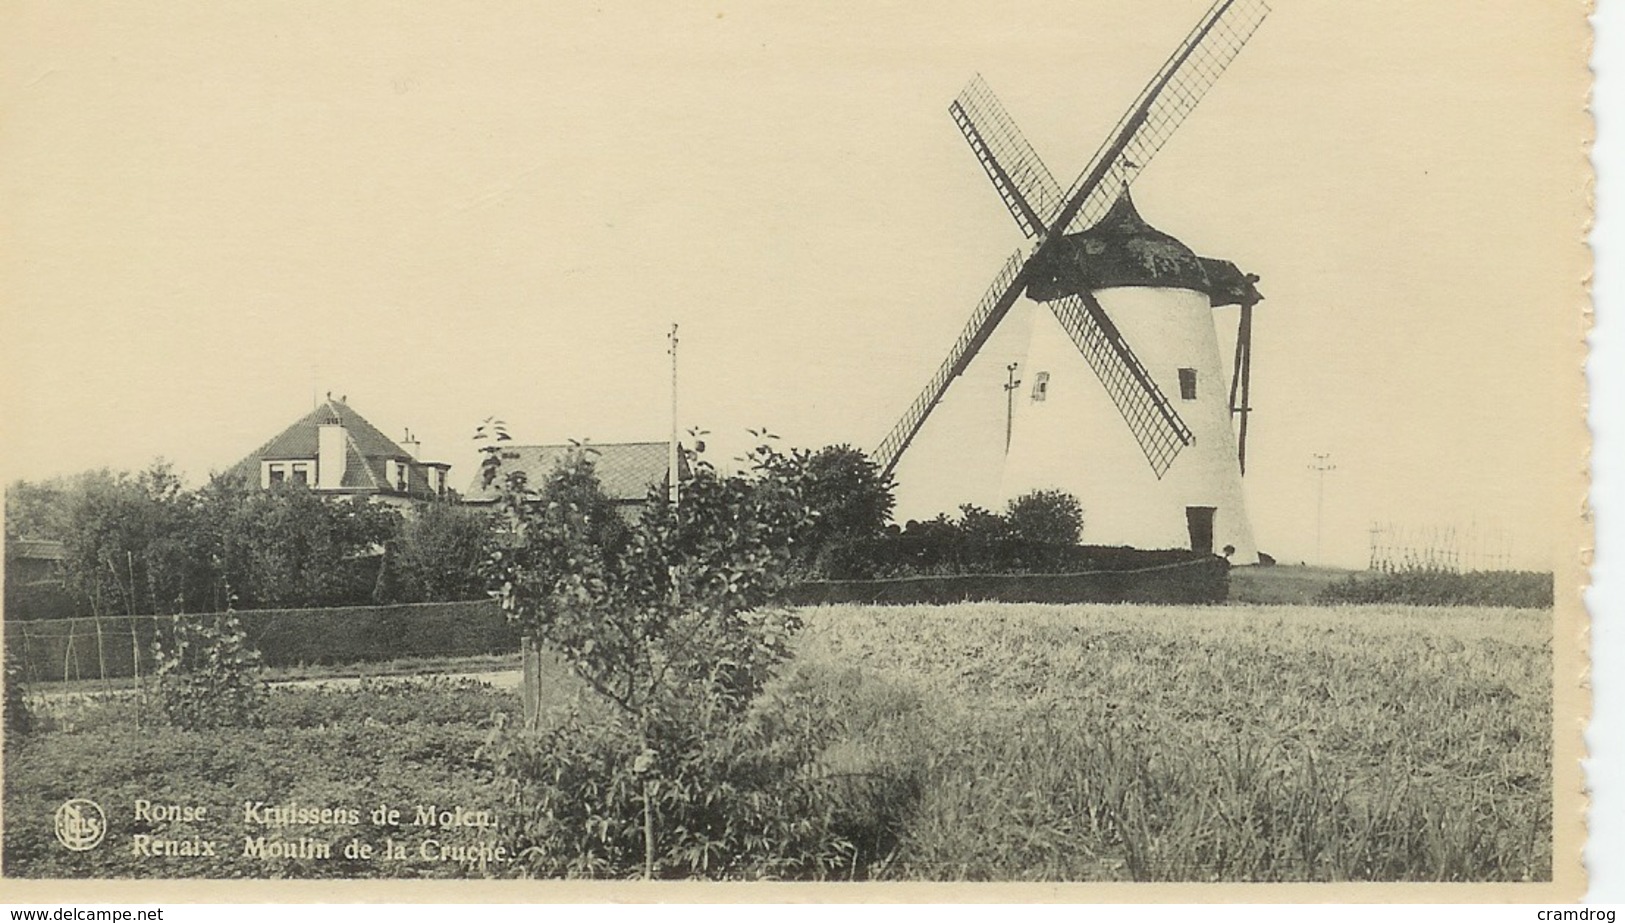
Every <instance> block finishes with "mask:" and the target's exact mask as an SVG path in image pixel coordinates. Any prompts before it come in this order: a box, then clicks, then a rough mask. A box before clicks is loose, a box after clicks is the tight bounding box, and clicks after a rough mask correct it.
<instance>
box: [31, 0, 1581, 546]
mask: <svg viewBox="0 0 1625 923" xmlns="http://www.w3.org/2000/svg"><path fill="white" fill-rule="evenodd" d="M1206 5H1207V4H1206V2H1205V0H1160V2H1157V3H1154V4H1152V3H1145V2H1142V0H1074V2H1068V3H1048V2H1043V3H1024V2H1011V3H1004V4H997V5H994V4H965V3H949V4H929V5H928V4H905V3H897V2H892V3H886V2H881V3H869V4H863V5H856V4H829V3H812V2H799V0H798V2H785V3H777V4H752V5H746V6H735V5H732V4H728V3H718V2H715V0H713V2H711V3H709V4H699V3H691V2H681V0H679V2H674V3H667V4H659V5H654V4H640V5H638V6H639V8H637V9H633V8H630V7H628V6H624V5H623V6H621V7H615V6H609V5H605V6H603V7H602V8H600V7H599V6H597V5H594V4H590V3H579V2H557V3H549V4H533V3H487V4H478V5H468V4H458V5H451V4H440V5H427V4H411V3H405V2H366V0H362V2H356V3H350V4H343V5H333V4H328V3H315V2H277V3H269V2H252V0H251V2H247V3H242V4H233V5H220V4H196V3H183V2H166V3H156V4H113V3H84V4H74V5H65V4H54V3H38V2H14V3H10V4H7V5H5V7H4V8H3V10H0V61H4V62H5V64H4V65H3V67H0V153H3V155H4V156H0V196H3V197H4V198H3V201H4V202H5V203H6V204H5V207H4V209H0V286H3V287H0V292H3V300H0V305H3V312H0V324H3V327H0V363H3V365H0V368H3V371H0V447H3V448H0V476H3V477H4V478H5V480H6V481H7V482H10V481H11V480H14V479H16V478H27V479H38V478H44V477H49V476H52V475H56V474H64V473H71V472H74V471H79V470H84V469H87V468H95V467H103V466H109V467H113V468H125V469H138V468H141V467H144V466H145V465H147V464H148V463H149V462H150V461H152V459H154V458H155V457H158V456H163V457H165V458H167V459H170V460H171V461H173V462H174V463H175V464H176V465H177V466H178V467H179V468H180V469H181V470H182V471H183V472H185V473H186V474H187V475H188V476H189V478H190V480H191V481H192V482H193V483H199V482H201V481H202V480H203V479H204V478H205V477H206V476H207V475H208V474H209V472H211V471H214V470H222V469H224V468H227V467H229V466H230V465H232V464H233V463H235V462H236V461H237V460H239V459H240V458H242V457H243V456H245V455H247V454H248V453H250V452H251V451H253V450H254V449H255V448H256V447H258V446H259V445H260V444H261V443H263V442H264V441H265V440H267V439H269V438H270V437H271V436H273V435H275V434H276V433H277V432H278V431H280V430H281V429H282V428H284V427H285V426H287V425H288V424H289V423H291V422H293V421H294V420H295V419H297V418H299V417H300V416H302V415H303V414H304V413H306V412H308V411H309V409H310V408H311V405H312V401H313V398H314V397H315V396H318V395H320V394H324V393H328V392H331V393H332V394H333V395H334V396H339V395H344V396H346V397H347V398H348V400H349V403H350V404H351V406H352V407H354V408H355V409H356V410H357V411H358V412H360V413H361V414H362V415H364V416H365V417H367V418H368V419H369V420H371V421H372V422H373V423H374V424H376V425H378V426H379V427H380V428H381V429H383V430H384V431H385V432H386V433H389V434H391V435H397V436H398V435H400V434H401V433H402V431H403V429H404V428H408V427H409V428H411V430H412V431H413V433H414V434H416V435H417V436H418V438H419V439H420V440H421V441H422V443H423V450H424V453H425V454H426V455H427V456H431V457H433V458H436V459H440V460H445V461H449V462H452V463H453V464H454V466H455V467H454V469H453V472H452V477H453V482H454V484H461V483H463V482H465V481H466V480H468V479H469V478H471V477H472V476H473V473H474V465H473V459H474V457H475V456H474V449H473V444H472V442H471V439H470V437H471V436H472V434H473V431H474V428H475V426H476V425H477V424H478V423H479V422H480V421H481V420H483V419H485V418H486V417H490V416H496V417H499V418H501V419H503V420H504V421H506V423H507V425H508V428H509V430H510V432H511V433H512V434H513V435H514V436H515V438H516V439H517V440H518V441H520V442H560V441H564V440H567V439H571V438H587V439H591V440H593V441H597V442H613V441H622V440H652V439H661V438H664V437H665V436H666V434H667V433H668V432H669V430H670V426H671V420H670V392H669V388H670V375H671V369H670V365H669V357H668V355H667V339H666V335H667V332H668V330H669V328H670V325H671V324H672V323H674V322H675V323H677V324H679V325H680V341H681V342H680V348H679V412H678V420H679V423H680V425H681V428H682V429H685V430H686V429H688V428H689V427H691V426H698V427H702V428H704V429H705V430H708V431H709V432H710V434H711V435H710V436H709V437H708V442H709V443H710V444H711V446H712V447H713V449H712V454H715V455H719V456H720V457H722V458H724V459H725V458H727V457H730V456H731V455H732V454H735V453H737V452H738V451H740V450H741V449H742V448H744V447H745V446H746V445H747V444H748V442H747V440H748V437H747V435H746V430H747V429H749V428H757V427H766V428H768V429H770V430H771V431H772V432H774V433H776V434H778V435H779V436H780V437H781V440H782V442H783V443H785V444H787V445H793V446H808V447H816V446H820V445H825V444H830V443H839V442H848V443H852V444H855V445H858V446H860V447H864V448H870V447H872V446H874V445H875V444H876V443H878V442H879V441H880V439H881V438H882V437H883V436H884V435H885V433H886V431H887V430H888V429H889V428H890V426H891V425H892V423H893V422H894V420H895V419H896V417H897V416H898V415H899V414H900V413H901V412H902V410H903V409H904V407H905V406H906V405H907V404H908V403H909V402H910V401H911V400H912V399H913V398H914V396H915V394H916V393H917V392H918V390H919V388H920V387H921V386H922V385H923V384H924V382H925V380H926V378H927V376H928V375H929V374H930V373H931V371H933V370H934V369H935V367H936V365H937V364H938V363H939V362H940V361H941V358H942V356H943V354H944V353H945V352H946V350H947V347H948V345H949V344H950V343H951V342H952V341H953V339H954V338H955V336H957V334H958V332H959V330H960V328H961V327H962V326H963V324H964V323H965V320H966V318H967V317H968V316H969V314H970V312H971V310H972V308H973V307H974V305H975V302H976V300H977V298H978V297H979V296H980V295H981V293H982V291H983V290H984V288H985V287H986V286H987V284H988V282H989V281H990V280H991V278H992V276H993V274H994V273H995V271H996V270H997V269H998V267H999V265H1000V263H1001V262H1002V261H1003V259H1004V258H1005V257H1006V256H1007V255H1008V254H1009V253H1010V252H1011V251H1012V250H1013V249H1015V248H1016V247H1017V246H1018V245H1019V244H1020V243H1021V242H1022V238H1021V236H1020V234H1019V232H1018V231H1017V230H1016V228H1015V226H1014V224H1013V223H1012V222H1011V220H1010V218H1009V216H1008V214H1007V213H1006V212H1005V211H1004V209H1003V206H1002V205H1001V204H1000V203H999V201H998V199H997V197H996V196H995V195H994V194H993V192H992V190H991V188H990V186H989V185H988V183H987V180H986V178H985V177H984V175H983V174H982V171H981V168H980V167H979V166H978V165H977V163H976V161H975V159H974V157H972V155H971V154H970V153H969V151H968V150H967V148H966V146H965V144H964V141H963V139H962V138H961V137H960V136H959V133H958V131H957V129H956V128H955V127H954V125H953V123H952V122H951V121H950V120H949V118H948V115H947V106H948V103H949V102H950V101H951V100H952V98H953V97H954V95H955V94H956V93H957V92H958V91H959V89H960V87H961V86H962V85H963V84H964V83H965V81H966V80H967V79H968V78H969V77H970V76H971V74H973V73H975V72H980V73H982V74H983V75H984V76H985V77H986V79H987V80H988V82H989V83H990V84H991V85H992V87H993V88H994V89H995V90H996V91H997V92H998V93H999V94H1000V96H1001V98H1002V99H1003V101H1004V103H1005V105H1006V107H1007V108H1008V109H1009V111H1010V112H1011V114H1012V115H1013V116H1014V117H1015V119H1016V120H1017V122H1018V123H1019V124H1020V125H1021V126H1022V128H1023V129H1024V131H1025V132H1026V133H1027V136H1028V137H1029V139H1030V140H1031V141H1032V142H1033V144H1034V146H1035V147H1036V148H1037V149H1038V151H1039V152H1040V153H1041V154H1042V155H1043V156H1044V158H1045V160H1046V162H1047V163H1048V164H1049V166H1050V168H1051V169H1052V170H1053V172H1054V173H1055V174H1056V175H1057V176H1058V177H1059V178H1060V179H1061V180H1062V182H1063V184H1064V183H1066V182H1068V181H1069V180H1070V179H1071V178H1072V177H1073V176H1074V175H1075V174H1076V172H1077V171H1078V170H1080V169H1081V168H1082V167H1083V166H1084V164H1085V162H1086V161H1087V160H1088V157H1089V155H1090V154H1091V153H1093V151H1094V150H1095V148H1096V147H1097V146H1098V145H1099V143H1100V142H1101V140H1102V139H1103V136H1104V135H1105V134H1106V132H1107V131H1108V130H1109V128H1110V127H1111V126H1112V124H1113V123H1114V122H1115V121H1116V119H1117V117H1118V116H1119V115H1120V114H1121V112H1122V111H1123V109H1125V108H1126V107H1127V105H1128V104H1129V102H1130V101H1131V100H1132V99H1133V97H1134V95H1135V94H1136V93H1137V92H1138V90H1139V88H1140V87H1141V86H1142V85H1143V84H1144V82H1145V81H1146V80H1147V79H1148V78H1149V77H1150V76H1151V74H1152V73H1153V72H1154V71H1155V70H1156V68H1157V67H1158V66H1159V65H1160V63H1161V62H1162V60H1163V59H1164V58H1165V57H1166V56H1167V54H1168V53H1169V52H1170V51H1171V50H1172V48H1173V47H1174V45H1175V44H1176V43H1177V42H1178V41H1179V39H1180V38H1182V37H1183V35H1184V34H1185V32H1186V31H1187V30H1188V29H1189V28H1190V27H1191V25H1192V24H1194V23H1195V21H1196V20H1197V19H1198V17H1199V16H1200V15H1201V13H1202V12H1203V10H1204V9H1205V8H1206ZM1273 6H1274V7H1275V12H1274V13H1273V14H1272V15H1271V16H1270V18H1269V19H1267V20H1266V21H1265V23H1264V24H1263V26H1262V27H1261V28H1260V30H1259V31H1258V33H1257V34H1256V35H1255V36H1254V38H1253V40H1252V42H1251V43H1250V44H1249V45H1248V47H1247V48H1246V49H1245V50H1244V51H1243V52H1242V54H1241V55H1240V57H1239V58H1238V59H1237V60H1236V62H1235V64H1234V65H1232V67H1231V69H1230V71H1229V72H1228V73H1227V74H1226V75H1225V76H1224V77H1223V78H1222V79H1221V80H1220V81H1219V83H1218V85H1217V86H1216V87H1215V89H1214V90H1213V91H1212V93H1211V94H1210V95H1209V96H1208V98H1207V99H1206V101H1204V103H1203V104H1202V105H1201V107H1199V108H1198V109H1197V110H1196V112H1195V113H1194V114H1193V115H1192V116H1191V118H1190V119H1189V121H1187V122H1186V123H1185V125H1184V126H1183V127H1182V128H1181V129H1180V130H1179V131H1178V132H1177V133H1176V134H1175V135H1174V136H1173V138H1172V140H1170V141H1169V143H1168V144H1167V146H1166V147H1165V148H1164V149H1163V151H1162V152H1161V153H1160V154H1159V155H1158V157H1157V159H1156V160H1155V161H1154V162H1153V163H1152V164H1151V165H1150V166H1149V168H1148V169H1147V170H1146V171H1145V172H1144V174H1142V176H1141V177H1140V179H1139V180H1138V181H1137V183H1136V185H1135V187H1134V193H1135V198H1136V203H1137V205H1138V207H1139V210H1140V212H1141V214H1142V215H1143V216H1144V217H1145V218H1146V219H1147V220H1148V221H1150V222H1151V223H1152V224H1154V225H1156V226H1157V227H1159V228H1160V229H1162V230H1164V231H1167V232H1169V233H1172V234H1174V235H1175V236H1177V237H1179V238H1180V239H1181V240H1183V241H1184V242H1186V243H1187V244H1189V245H1190V246H1191V247H1192V248H1193V249H1194V250H1196V251H1197V252H1199V253H1201V254H1203V255H1205V256H1213V257H1219V258H1223V259H1229V260H1233V261H1235V262H1236V263H1238V264H1239V265H1240V266H1241V267H1242V268H1243V269H1244V270H1246V271H1248V272H1253V273H1257V274H1258V275H1259V276H1260V277H1261V280H1262V281H1261V282H1260V283H1259V287H1260V289H1261V290H1262V291H1263V292H1264V294H1265V296H1266V300H1265V301H1264V302H1263V303H1262V304H1261V305H1260V306H1259V308H1258V310H1257V314H1256V321H1255V324H1256V330H1255V335H1254V362H1253V373H1252V386H1253V395H1254V400H1253V406H1254V407H1255V409H1256V413H1255V414H1254V416H1253V418H1252V421H1251V424H1250V433H1249V444H1248V471H1247V479H1246V480H1247V491H1248V501H1249V505H1250V511H1251V514H1252V518H1253V525H1254V531H1255V533H1256V535H1257V538H1258V541H1259V545H1260V547H1261V548H1262V549H1264V550H1266V551H1269V552H1271V553H1272V554H1274V555H1275V556H1276V557H1277V558H1278V559H1280V560H1283V561H1297V560H1307V559H1313V560H1318V561H1324V562H1330V563H1337V564H1343V565H1346V566H1360V565H1362V564H1363V563H1364V562H1365V560H1366V557H1367V550H1368V541H1369V530H1370V529H1371V527H1372V525H1373V524H1374V523H1391V524H1395V525H1396V526H1400V527H1405V528H1410V529H1413V530H1422V529H1430V528H1435V529H1441V528H1449V527H1454V528H1457V529H1460V530H1466V529H1470V528H1471V529H1476V530H1478V531H1479V533H1480V534H1483V535H1493V536H1496V537H1498V539H1497V540H1498V543H1500V544H1506V545H1510V546H1511V549H1512V551H1513V553H1514V555H1515V557H1516V561H1515V563H1517V564H1520V565H1522V566H1534V567H1551V566H1552V560H1553V557H1554V555H1561V554H1566V552H1563V551H1562V550H1561V549H1560V547H1559V546H1560V543H1562V542H1564V541H1567V540H1568V539H1569V538H1570V537H1571V536H1570V533H1569V531H1568V530H1569V526H1570V524H1571V523H1572V522H1573V521H1574V519H1575V518H1576V517H1575V511H1576V510H1577V509H1578V508H1579V504H1580V503H1581V502H1582V497H1580V496H1579V495H1575V496H1569V495H1568V494H1567V493H1566V491H1567V490H1568V486H1569V484H1570V478H1571V472H1572V471H1573V470H1574V469H1575V467H1576V466H1578V465H1581V464H1583V459H1581V458H1580V457H1579V456H1578V455H1577V453H1576V452H1575V448H1574V446H1575V442H1574V439H1575V438H1576V435H1575V434H1576V431H1577V430H1576V427H1578V425H1579V421H1580V406H1579V399H1578V397H1577V394H1578V385H1577V382H1578V377H1579V374H1580V372H1579V370H1578V367H1577V365H1576V364H1575V363H1576V356H1577V354H1576V352H1575V349H1576V347H1575V344H1576V342H1577V341H1578V338H1579V337H1580V336H1581V334H1582V329H1583V328H1582V318H1581V309H1582V307H1583V304H1584V300H1583V299H1584V288H1583V283H1584V278H1585V275H1586V273H1587V272H1588V266H1589V264H1588V262H1587V260H1588V256H1587V254H1586V252H1585V250H1584V249H1583V246H1582V234H1583V229H1584V227H1585V221H1586V217H1587V214H1588V212H1587V198H1586V197H1587V185H1586V183H1587V179H1588V174H1586V173H1585V172H1584V171H1585V153H1584V149H1583V141H1584V132H1585V131H1586V130H1587V128H1586V123H1585V122H1584V120H1583V118H1582V116H1581V113H1582V110H1583V107H1584V104H1585V90H1586V86H1587V84H1586V75H1585V72H1584V70H1583V66H1584V47H1583V44H1582V43H1583V42H1584V40H1585V34H1584V32H1583V28H1584V22H1583V20H1582V19H1581V18H1580V16H1579V14H1578V8H1577V7H1576V8H1571V7H1570V5H1567V4H1561V3H1551V2H1548V0H1499V2H1487V3H1478V2H1474V3H1468V2H1465V0H1461V2H1439V3H1427V4H1418V3H1414V2H1401V0H1368V2H1362V3H1358V4H1350V3H1337V2H1330V0H1276V2H1275V3H1274V4H1273ZM1229 313H1231V314H1233V309H1232V310H1231V312H1229ZM1217 321H1218V323H1219V324H1220V325H1221V328H1220V329H1221V334H1220V339H1221V342H1224V341H1225V338H1226V335H1227V334H1226V333H1225V332H1224V331H1225V330H1226V328H1225V326H1224V325H1225V324H1227V323H1228V324H1230V325H1232V326H1231V327H1230V328H1229V329H1233V324H1234V319H1233V317H1231V316H1227V312H1223V311H1221V312H1218V317H1217ZM1227 345H1228V344H1227ZM1020 346H1021V343H1020V338H1019V336H1016V331H1014V330H1002V331H1000V333H999V334H997V335H996V336H995V337H994V339H993V340H992V341H990V343H989V344H988V347H987V348H986V349H985V350H984V352H983V355H982V356H981V357H980V358H979V359H978V362H977V363H976V364H975V365H973V367H972V368H971V370H969V371H968V372H967V374H966V375H965V376H964V377H963V378H961V379H960V380H959V381H958V382H956V383H955V385H954V386H953V388H951V389H950V391H949V393H948V397H947V400H946V401H945V402H944V405H943V407H942V408H941V412H940V414H938V415H937V417H936V418H934V419H933V420H932V421H931V422H930V423H928V424H927V428H926V430H925V431H924V432H922V434H921V436H920V439H919V440H918V442H917V444H916V446H914V447H913V448H912V449H911V451H910V453H909V455H908V456H906V457H905V459H904V461H903V464H902V465H901V466H900V467H899V469H898V476H899V482H900V484H899V487H900V489H899V511H898V512H899V516H901V517H909V516H928V515H930V514H933V513H935V512H936V511H938V510H941V509H951V508H953V507H954V506H957V505H958V503H960V502H966V501H974V502H981V503H983V504H984V505H990V504H989V502H988V496H989V492H990V491H991V490H994V489H995V488H996V486H997V473H996V468H997V457H998V453H999V451H1000V450H1001V449H1002V443H1003V420H1002V409H1003V392H1002V389H1001V387H1000V386H1001V385H1002V383H1003V380H1004V372H1003V367H1004V365H1005V364H1006V362H1008V361H1010V358H1009V357H1012V356H1016V355H1018V354H1019V350H1020ZM1317 454H1326V455H1328V456H1329V457H1330V460H1331V462H1332V463H1333V464H1335V466H1336V468H1335V470H1333V471H1331V472H1329V473H1327V474H1326V475H1325V476H1324V494H1323V495H1321V494H1319V493H1318V490H1319V489H1320V487H1321V480H1322V479H1321V476H1319V475H1317V474H1316V473H1315V472H1314V471H1312V470H1311V468H1310V465H1311V463H1312V462H1314V460H1315V455H1317ZM1317 510H1318V513H1317ZM1317 536H1318V537H1317ZM1086 537H1087V536H1086Z"/></svg>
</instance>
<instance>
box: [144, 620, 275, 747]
mask: <svg viewBox="0 0 1625 923" xmlns="http://www.w3.org/2000/svg"><path fill="white" fill-rule="evenodd" d="M169 629H170V630H169V639H168V642H167V643H165V641H164V640H163V639H162V638H160V639H158V640H156V641H154V642H153V652H154V654H155V655H156V660H157V663H158V674H157V675H158V696H159V702H160V704H161V706H162V708H163V711H164V716H165V717H166V718H168V719H169V722H170V723H171V724H173V725H175V726H176V727H181V728H186V729H189V730H193V729H200V728H218V727H259V726H260V725H261V724H262V723H263V721H264V717H263V707H264V704H265V696H266V688H265V683H264V681H263V680H262V679H261V676H260V655H259V651H256V650H254V648H253V646H252V645H250V644H249V643H248V633H247V632H245V631H244V630H243V626H242V622H240V621H239V620H238V618H237V613H236V612H234V611H233V610H231V609H229V608H228V609H227V610H226V611H225V612H218V613H214V614H212V615H197V616H185V615H177V616H172V617H171V620H170V626H169Z"/></svg>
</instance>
